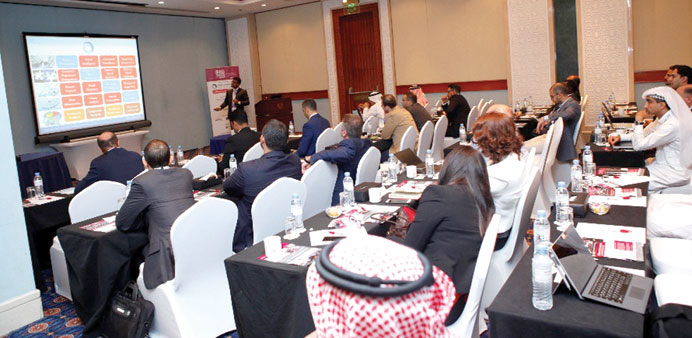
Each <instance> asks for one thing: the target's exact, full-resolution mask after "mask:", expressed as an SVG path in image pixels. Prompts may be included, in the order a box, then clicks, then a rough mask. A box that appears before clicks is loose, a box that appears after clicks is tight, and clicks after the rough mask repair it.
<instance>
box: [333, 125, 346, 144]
mask: <svg viewBox="0 0 692 338" xmlns="http://www.w3.org/2000/svg"><path fill="white" fill-rule="evenodd" d="M342 130H344V122H343V121H342V122H339V124H337V125H336V126H335V127H334V135H335V136H336V140H337V141H336V143H339V142H341V141H343V139H344V138H343V137H342V136H341V131H342Z"/></svg>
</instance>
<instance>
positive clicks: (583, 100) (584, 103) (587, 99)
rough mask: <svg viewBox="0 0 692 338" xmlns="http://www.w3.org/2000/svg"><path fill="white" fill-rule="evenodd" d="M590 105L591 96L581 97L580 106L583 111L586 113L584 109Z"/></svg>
mask: <svg viewBox="0 0 692 338" xmlns="http://www.w3.org/2000/svg"><path fill="white" fill-rule="evenodd" d="M587 103H589V95H584V96H582V97H581V102H579V105H580V106H581V111H582V112H583V111H584V108H586V104H587Z"/></svg>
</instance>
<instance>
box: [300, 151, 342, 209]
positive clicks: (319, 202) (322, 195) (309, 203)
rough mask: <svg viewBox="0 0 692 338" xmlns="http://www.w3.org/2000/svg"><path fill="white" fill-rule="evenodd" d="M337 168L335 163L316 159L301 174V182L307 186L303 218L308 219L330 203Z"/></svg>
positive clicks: (337, 171) (337, 172)
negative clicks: (315, 161)
mask: <svg viewBox="0 0 692 338" xmlns="http://www.w3.org/2000/svg"><path fill="white" fill-rule="evenodd" d="M338 174H339V168H337V167H336V165H335V164H332V163H328V162H325V161H322V160H320V161H317V163H315V164H313V165H312V166H311V167H310V168H309V169H308V170H307V171H306V172H305V174H303V178H301V179H300V181H301V182H303V183H304V184H305V187H306V188H307V197H306V198H305V207H304V208H303V218H304V219H308V218H310V217H312V216H315V215H317V214H319V213H320V212H323V211H324V210H325V209H327V208H329V206H331V205H332V193H333V191H334V185H335V184H336V177H337V175H338Z"/></svg>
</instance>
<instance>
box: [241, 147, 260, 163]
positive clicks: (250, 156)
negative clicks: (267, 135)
mask: <svg viewBox="0 0 692 338" xmlns="http://www.w3.org/2000/svg"><path fill="white" fill-rule="evenodd" d="M262 155H264V149H262V144H260V143H259V142H257V143H255V145H254V146H252V147H250V149H248V150H247V152H246V153H245V155H243V162H248V161H252V160H256V159H258V158H260V157H262Z"/></svg>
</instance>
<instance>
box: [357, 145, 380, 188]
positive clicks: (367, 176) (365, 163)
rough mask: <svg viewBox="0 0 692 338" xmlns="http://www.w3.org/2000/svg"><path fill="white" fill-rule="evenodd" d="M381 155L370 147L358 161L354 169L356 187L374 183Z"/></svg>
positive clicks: (377, 150)
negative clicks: (365, 183)
mask: <svg viewBox="0 0 692 338" xmlns="http://www.w3.org/2000/svg"><path fill="white" fill-rule="evenodd" d="M380 157H382V153H380V150H379V149H377V148H375V147H370V149H368V150H367V151H366V152H365V154H363V157H361V158H360V161H358V167H357V168H356V185H358V184H361V183H364V182H375V178H376V177H377V169H378V168H379V167H380Z"/></svg>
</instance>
